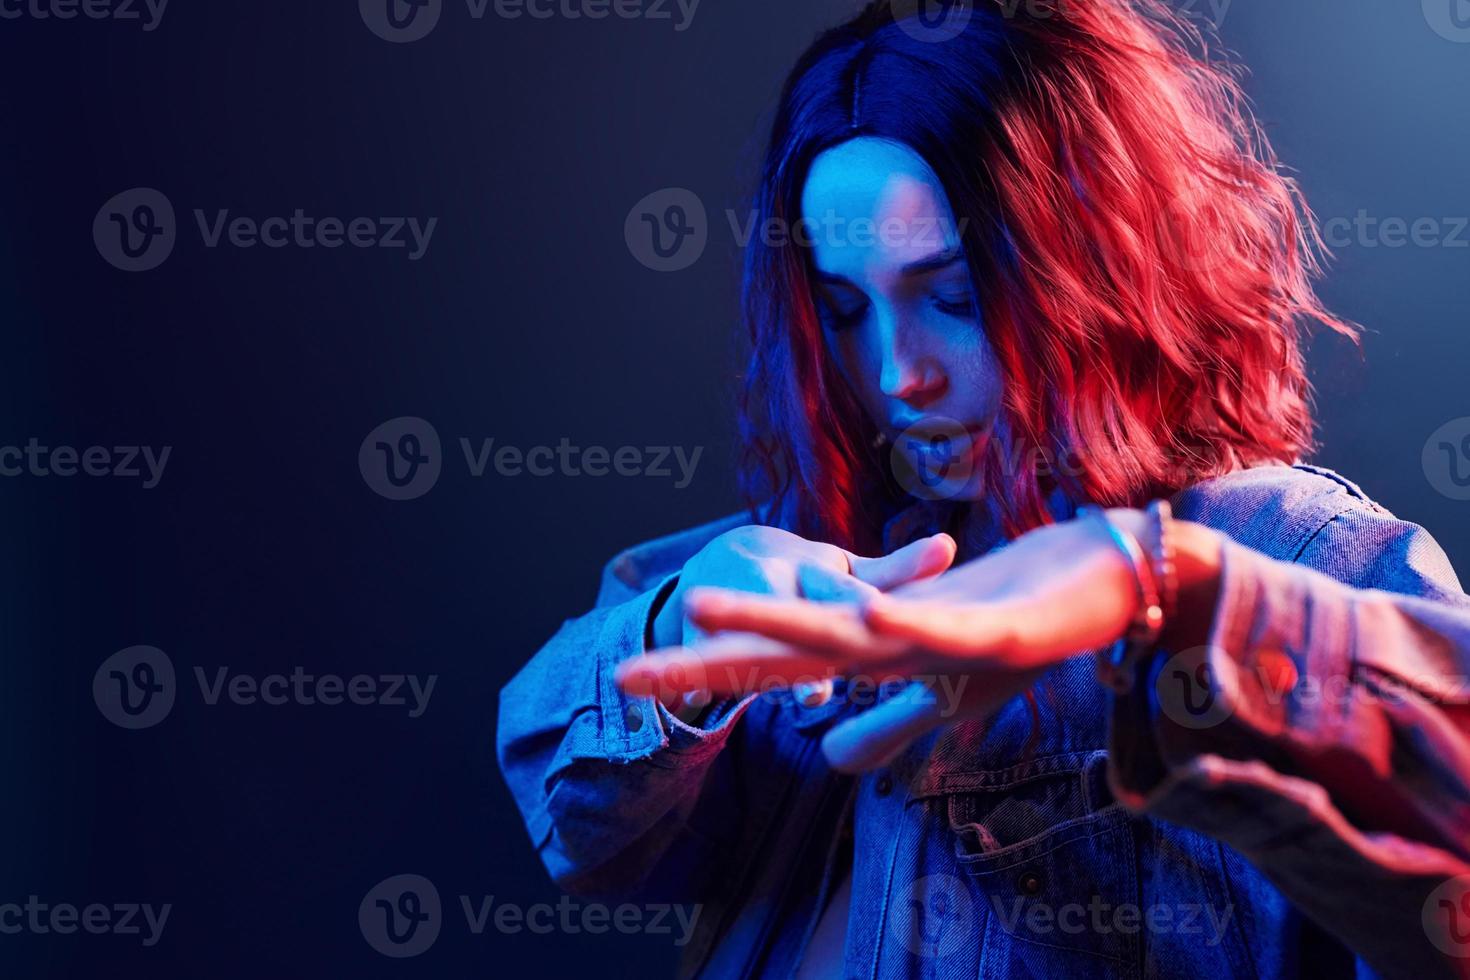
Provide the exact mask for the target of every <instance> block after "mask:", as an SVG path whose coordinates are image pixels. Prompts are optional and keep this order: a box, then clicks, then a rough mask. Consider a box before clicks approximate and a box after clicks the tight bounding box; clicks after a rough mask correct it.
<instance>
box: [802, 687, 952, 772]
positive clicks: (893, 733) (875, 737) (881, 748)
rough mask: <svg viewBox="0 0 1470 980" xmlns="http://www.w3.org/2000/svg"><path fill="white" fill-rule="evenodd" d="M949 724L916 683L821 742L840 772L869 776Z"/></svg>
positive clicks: (930, 693)
mask: <svg viewBox="0 0 1470 980" xmlns="http://www.w3.org/2000/svg"><path fill="white" fill-rule="evenodd" d="M949 720H950V719H949V718H947V717H946V713H945V711H944V710H943V709H942V708H941V707H940V704H939V698H938V696H937V695H936V694H935V692H934V691H933V690H932V689H931V688H930V687H929V686H928V685H927V684H925V683H923V682H922V681H913V682H911V683H910V684H909V685H908V686H907V687H905V688H904V689H903V690H902V691H901V692H900V693H899V694H897V695H896V696H894V697H892V698H889V699H888V700H887V701H883V702H881V703H879V704H877V705H874V706H873V707H871V708H869V709H868V710H867V711H864V712H862V713H861V714H859V715H857V717H855V718H850V719H848V720H847V721H844V722H842V723H841V724H840V725H838V726H837V727H836V728H833V729H832V730H831V731H829V732H828V733H827V734H826V735H825V736H824V737H823V738H822V754H823V755H825V756H826V757H827V761H828V763H830V764H831V766H832V768H834V769H836V770H837V771H838V772H847V773H858V772H868V771H870V770H873V769H877V768H879V767H881V766H885V765H887V764H888V763H890V762H892V761H893V760H894V759H895V758H896V757H897V756H898V755H899V753H901V752H902V751H903V750H904V749H906V748H908V747H909V745H910V743H912V742H913V741H915V740H916V739H917V738H919V736H921V735H923V734H924V733H925V732H928V731H929V730H930V729H934V728H938V727H939V726H940V725H943V724H945V723H946V722H947V721H949Z"/></svg>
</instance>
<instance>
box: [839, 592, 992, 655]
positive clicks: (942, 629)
mask: <svg viewBox="0 0 1470 980" xmlns="http://www.w3.org/2000/svg"><path fill="white" fill-rule="evenodd" d="M1016 616H1017V611H1016V610H1015V609H1012V608H1007V607H1005V606H1002V605H999V604H981V603H964V604H957V603H953V602H923V601H919V600H915V599H900V598H895V597H893V596H888V595H877V596H870V597H869V598H868V599H867V600H866V601H865V602H864V604H863V607H862V617H863V622H864V624H865V625H866V626H867V627H868V629H869V630H871V631H872V632H873V633H875V634H877V635H879V636H886V637H889V638H891V639H895V640H905V641H907V642H909V643H913V644H915V645H918V646H922V647H925V648H926V649H929V650H935V651H938V652H941V653H988V652H1004V651H1007V650H1009V649H1011V644H1012V639H1013V637H1014V635H1015V618H1016Z"/></svg>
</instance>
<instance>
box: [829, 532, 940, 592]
mask: <svg viewBox="0 0 1470 980" xmlns="http://www.w3.org/2000/svg"><path fill="white" fill-rule="evenodd" d="M958 550H959V546H958V545H956V544H955V541H954V538H952V537H950V536H949V535H948V534H943V533H940V534H935V535H933V536H931V537H927V538H920V539H919V540H918V541H915V542H913V543H912V544H908V545H905V546H904V547H902V548H899V549H898V550H897V551H895V552H894V553H893V554H891V555H884V556H883V557H882V558H863V557H860V556H858V555H851V554H850V555H848V559H847V560H848V563H849V564H850V565H851V566H852V574H853V575H854V576H856V577H857V578H858V579H859V580H860V581H863V582H866V583H868V584H869V585H871V586H873V587H874V588H876V589H880V590H882V591H884V592H887V591H888V590H889V589H892V588H895V587H897V586H900V585H903V584H904V583H905V582H915V581H918V580H919V579H925V578H932V577H933V576H935V575H939V574H940V573H942V572H945V571H947V570H948V569H949V566H950V565H953V564H954V557H955V554H956V553H957V552H958Z"/></svg>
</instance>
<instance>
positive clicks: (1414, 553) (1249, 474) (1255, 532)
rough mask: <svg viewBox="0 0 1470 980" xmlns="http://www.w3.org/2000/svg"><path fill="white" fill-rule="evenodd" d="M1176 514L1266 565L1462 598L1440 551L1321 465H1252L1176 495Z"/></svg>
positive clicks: (1361, 583)
mask: <svg viewBox="0 0 1470 980" xmlns="http://www.w3.org/2000/svg"><path fill="white" fill-rule="evenodd" d="M1171 503H1172V504H1173V505H1174V510H1175V514H1176V515H1177V516H1179V517H1181V518H1183V519H1185V520H1191V521H1195V522H1197V523H1200V524H1204V525H1207V526H1209V527H1213V528H1214V529H1216V530H1217V531H1220V532H1222V533H1224V534H1226V535H1228V536H1229V537H1231V538H1232V539H1234V540H1235V541H1237V542H1238V543H1240V544H1243V545H1245V546H1247V547H1249V548H1251V549H1253V550H1255V551H1259V552H1262V553H1263V554H1266V555H1268V556H1270V557H1272V558H1277V559H1280V560H1282V561H1289V562H1295V563H1297V564H1301V565H1305V566H1307V567H1310V568H1315V569H1317V570H1318V571H1321V572H1324V573H1326V574H1328V575H1330V576H1332V577H1333V578H1335V579H1337V580H1338V581H1340V582H1344V583H1346V584H1348V585H1352V586H1354V587H1357V588H1379V589H1385V590H1388V591H1392V592H1400V593H1406V594H1413V595H1444V596H1463V593H1462V591H1461V587H1460V582H1459V579H1458V577H1457V576H1456V574H1455V571H1454V569H1453V568H1452V567H1451V565H1450V562H1449V559H1448V558H1447V557H1446V556H1445V553H1444V550H1443V549H1442V548H1441V547H1440V545H1439V543H1438V542H1437V541H1435V540H1434V538H1433V536H1432V535H1430V533H1429V532H1428V531H1427V530H1425V529H1424V528H1423V527H1421V526H1420V525H1418V524H1414V523H1412V522H1410V521H1404V520H1400V519H1399V518H1398V517H1397V516H1395V515H1394V514H1393V513H1392V512H1391V511H1390V510H1389V509H1388V508H1387V507H1384V506H1383V505H1382V504H1380V503H1379V502H1378V501H1376V500H1374V499H1373V498H1372V497H1370V496H1369V495H1368V494H1367V493H1366V492H1365V491H1364V490H1363V489H1362V488H1361V487H1359V486H1358V485H1357V484H1356V483H1354V482H1353V481H1351V480H1349V479H1348V478H1347V477H1345V476H1343V475H1342V474H1340V473H1337V472H1336V471H1334V470H1331V469H1328V468H1327V467H1323V466H1311V465H1307V464H1304V463H1298V464H1296V465H1294V466H1282V465H1278V466H1257V467H1252V468H1250V469H1245V470H1238V471H1236V472H1234V473H1229V474H1226V475H1225V476H1221V477H1216V478H1214V479H1211V480H1206V481H1203V482H1201V483H1198V484H1196V485H1194V486H1192V487H1189V488H1187V489H1185V490H1183V491H1181V492H1180V493H1178V494H1176V495H1175V496H1174V498H1173V499H1172V500H1171Z"/></svg>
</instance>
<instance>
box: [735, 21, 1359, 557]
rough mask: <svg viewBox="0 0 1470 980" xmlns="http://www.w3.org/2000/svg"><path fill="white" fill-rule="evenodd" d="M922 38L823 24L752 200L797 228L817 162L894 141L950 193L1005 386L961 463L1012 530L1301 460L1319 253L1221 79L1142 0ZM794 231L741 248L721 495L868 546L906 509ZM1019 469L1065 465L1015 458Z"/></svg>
mask: <svg viewBox="0 0 1470 980" xmlns="http://www.w3.org/2000/svg"><path fill="white" fill-rule="evenodd" d="M946 16H947V19H946V20H945V21H944V25H945V27H946V29H945V30H942V31H936V30H935V29H934V28H932V27H931V26H930V25H929V23H928V22H927V21H921V20H919V19H917V18H916V14H915V12H914V11H911V10H910V11H905V10H903V9H902V4H901V3H900V2H898V0H884V2H874V3H870V4H868V5H867V6H866V7H865V8H864V9H863V10H862V11H861V12H860V13H859V14H857V16H856V17H854V18H853V19H852V20H851V21H849V22H848V23H845V24H843V25H841V26H839V27H836V28H834V29H832V30H829V31H827V32H826V33H824V34H822V35H821V36H820V37H819V38H818V39H817V40H816V41H815V42H814V43H813V44H812V45H811V47H810V48H808V49H807V51H806V52H805V53H804V54H803V55H802V56H801V58H800V59H799V61H798V62H797V64H796V66H795V68H794V69H793V70H792V72H791V74H790V76H789V77H788V79H787V80H786V83H785V86H784V88H783V90H782V94H781V97H780V101H779V103H778V105H777V108H776V112H775V117H774V121H773V124H772V132H771V136H770V141H769V148H768V151H767V154H766V157H765V160H764V163H763V166H762V170H761V175H760V182H759V187H758V189H757V191H756V195H755V199H754V202H753V208H754V211H755V214H756V216H757V219H758V220H768V219H772V218H774V219H776V220H778V221H787V222H793V223H794V222H795V221H796V220H798V219H799V218H800V199H801V190H802V185H803V182H804V181H805V179H806V174H807V172H808V170H809V168H810V166H811V163H812V161H813V160H814V158H815V157H816V156H817V155H818V154H820V153H821V152H822V151H824V150H826V149H828V148H830V147H832V146H835V145H837V144H839V143H842V142H844V141H846V140H850V139H854V138H857V137H864V136H867V137H878V138H883V139H887V140H892V141H895V142H898V143H901V144H904V145H906V146H907V147H909V148H911V149H912V150H913V151H914V152H916V153H917V154H918V155H919V156H920V157H922V158H923V159H924V160H925V161H926V162H927V163H928V164H929V166H930V167H931V168H932V169H933V171H934V173H935V174H936V175H937V177H938V179H939V182H940V184H941V186H942V187H943V189H944V191H945V193H946V194H947V195H948V198H949V202H950V204H951V207H952V209H953V211H954V213H955V215H956V217H957V219H958V226H959V228H960V229H961V241H962V242H963V245H964V251H965V255H966V259H967V261H968V263H969V268H970V273H971V276H972V278H973V280H974V282H975V283H976V286H977V293H978V295H979V296H980V297H981V300H980V314H981V316H980V321H981V327H980V329H982V330H983V331H984V332H985V336H986V338H987V340H988V341H989V344H990V346H991V348H992V349H993V350H994V352H995V355H996V357H997V359H998V361H999V366H1000V369H1001V376H1002V378H1003V393H1002V399H1001V408H1000V417H999V418H998V419H997V431H998V432H1003V433H1004V434H1005V436H1006V438H1007V440H1008V442H1009V444H1010V445H1011V446H1012V447H1013V448H1012V450H1011V451H1010V452H1008V453H1005V454H991V455H988V456H987V457H986V458H985V459H984V461H983V462H982V463H981V464H980V465H981V466H982V467H983V468H982V471H981V472H982V478H983V480H984V487H985V494H986V497H987V499H988V500H989V501H990V504H991V506H992V507H993V508H994V510H995V512H996V514H997V515H998V517H999V520H1000V524H1001V526H1002V527H1003V529H1004V531H1005V533H1006V534H1007V535H1009V536H1014V535H1016V534H1020V533H1023V532H1024V531H1026V530H1029V529H1031V528H1034V527H1037V526H1039V525H1041V524H1044V523H1048V522H1049V521H1050V520H1052V517H1051V515H1050V513H1049V511H1048V508H1047V506H1046V500H1047V498H1048V496H1049V495H1050V494H1051V493H1052V492H1053V491H1055V490H1057V489H1060V490H1061V491H1062V492H1064V493H1065V494H1066V495H1067V497H1068V498H1069V499H1072V500H1074V501H1076V502H1081V501H1083V500H1089V501H1093V502H1097V503H1100V504H1104V505H1107V506H1130V505H1132V506H1136V505H1138V504H1140V503H1141V502H1142V501H1144V500H1146V499H1148V498H1150V497H1152V496H1157V495H1161V494H1168V493H1172V492H1174V491H1175V490H1178V489H1180V488H1182V487H1185V486H1188V485H1190V484H1192V483H1195V482H1198V481H1199V480H1202V479H1206V478H1209V477H1211V476H1216V475H1219V474H1222V473H1226V472H1230V471H1232V470H1235V469H1238V468H1241V467H1245V466H1251V465H1257V464H1260V463H1266V462H1273V461H1274V462H1285V463H1291V462H1295V461H1296V460H1297V459H1299V458H1301V457H1302V456H1303V455H1304V454H1306V453H1309V452H1310V451H1312V450H1313V449H1314V448H1315V445H1314V435H1313V420H1312V413H1311V404H1310V403H1311V387H1310V383H1309V382H1308V380H1307V377H1306V373H1305V369H1304V363H1303V355H1302V349H1301V344H1302V339H1303V338H1302V334H1303V332H1304V330H1305V329H1306V328H1307V327H1309V326H1312V325H1316V326H1325V327H1327V328H1329V329H1331V330H1333V331H1335V332H1337V333H1339V334H1342V335H1344V336H1347V337H1349V338H1351V339H1352V340H1353V341H1354V342H1356V341H1357V336H1358V328H1357V327H1356V326H1354V325H1353V324H1351V323H1349V322H1347V321H1345V320H1341V319H1339V318H1337V317H1336V316H1334V315H1333V314H1331V313H1330V312H1329V311H1327V310H1326V309H1325V308H1324V306H1323V304H1322V303H1321V301H1320V300H1319V299H1318V297H1317V295H1316V293H1315V291H1314V288H1313V285H1312V283H1313V280H1314V279H1315V278H1316V277H1317V276H1318V275H1319V274H1320V271H1321V266H1320V259H1321V257H1322V256H1323V255H1325V254H1326V250H1325V247H1324V245H1323V243H1322V240H1321V238H1320V236H1319V234H1318V232H1317V229H1316V224H1315V221H1314V219H1313V216H1312V214H1311V212H1310V210H1309V209H1308V208H1307V206H1306V203H1305V201H1304V200H1303V198H1302V196H1301V193H1300V191H1299V189H1298V187H1297V185H1296V183H1295V182H1294V181H1293V180H1292V179H1290V178H1289V177H1287V176H1285V175H1284V174H1283V172H1282V170H1283V168H1282V167H1281V165H1280V163H1279V161H1278V159H1277V157H1276V155H1275V152H1274V151H1273V150H1272V148H1271V146H1270V144H1269V142H1268V141H1267V139H1266V137H1265V135H1264V134H1263V132H1262V131H1261V129H1260V127H1259V125H1258V123H1257V122H1256V120H1255V118H1254V116H1253V114H1252V113H1251V111H1250V108H1249V106H1248V104H1247V101H1246V98H1245V96H1244V94H1243V91H1242V89H1241V86H1240V82H1239V75H1240V71H1239V69H1238V68H1237V67H1236V66H1234V65H1233V64H1231V63H1230V62H1229V61H1228V59H1219V58H1216V57H1213V56H1212V52H1211V51H1210V47H1211V38H1210V37H1208V36H1207V35H1206V34H1204V33H1202V32H1200V31H1199V30H1198V29H1196V28H1195V27H1194V26H1193V25H1192V24H1190V23H1189V22H1188V21H1187V20H1185V19H1184V18H1182V17H1180V16H1178V15H1176V14H1174V13H1172V12H1171V11H1170V10H1169V8H1168V7H1166V6H1165V5H1164V4H1163V3H1162V2H1160V0H1085V2H1084V0H1028V2H1026V3H1016V2H1014V0H989V2H984V0H982V2H981V3H979V5H978V6H970V5H960V4H956V5H953V6H951V7H950V8H948V10H947V13H946ZM810 282H811V265H810V256H809V253H808V251H807V250H806V249H803V248H802V247H801V246H800V245H799V244H794V243H789V242H788V243H782V244H779V245H773V244H771V243H769V242H762V241H759V240H752V243H751V245H750V247H749V248H748V250H747V252H746V257H745V271H744V282H743V315H744V318H745V321H746V324H747V326H748V328H749V332H750V342H751V352H750V361H749V367H748V370H747V373H746V377H745V389H744V391H743V395H742V412H741V436H742V460H741V478H742V489H743V492H744V494H745V496H746V498H747V500H748V501H749V502H751V503H752V507H753V509H754V502H756V501H761V502H762V503H763V505H765V506H766V507H768V508H769V509H767V510H766V511H765V514H766V518H767V519H768V520H769V521H770V522H772V523H779V524H781V525H782V526H786V527H789V528H791V529H792V530H795V531H797V532H798V533H801V534H803V535H805V536H807V537H811V538H815V539H819V540H826V541H830V542H833V543H836V544H840V545H843V546H845V547H870V546H872V545H873V543H874V542H875V541H876V540H878V538H877V535H878V533H879V529H880V528H881V525H882V522H883V520H884V519H885V518H886V517H888V516H891V514H892V513H894V512H895V510H896V509H897V508H898V507H900V506H901V505H902V503H903V499H902V496H903V495H902V491H901V490H900V489H898V488H897V487H896V486H895V484H894V481H893V478H892V476H891V474H889V473H888V472H887V467H886V466H885V465H884V463H883V461H882V459H881V458H880V456H879V453H878V451H877V450H876V449H875V448H874V442H875V439H878V438H879V437H878V430H877V429H876V427H875V426H874V424H873V422H872V421H871V420H869V419H867V418H866V417H865V415H864V413H863V412H862V410H861V409H860V408H859V406H858V405H857V402H856V400H855V398H854V396H853V395H852V393H851V392H850V391H848V390H847V386H846V385H845V383H844V382H843V380H842V378H841V376H840V375H839V373H838V371H837V368H836V365H835V364H834V363H833V359H832V358H831V357H830V356H829V354H828V352H827V350H826V347H825V344H824V338H823V333H822V330H821V327H820V325H819V320H818V316H817V311H816V308H815V305H814V300H813V296H812V291H811V285H810ZM1021 458H1028V459H1031V458H1044V459H1048V460H1058V459H1071V460H1075V461H1076V464H1077V465H1075V467H1020V466H1016V465H1014V461H1015V460H1017V459H1021Z"/></svg>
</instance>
